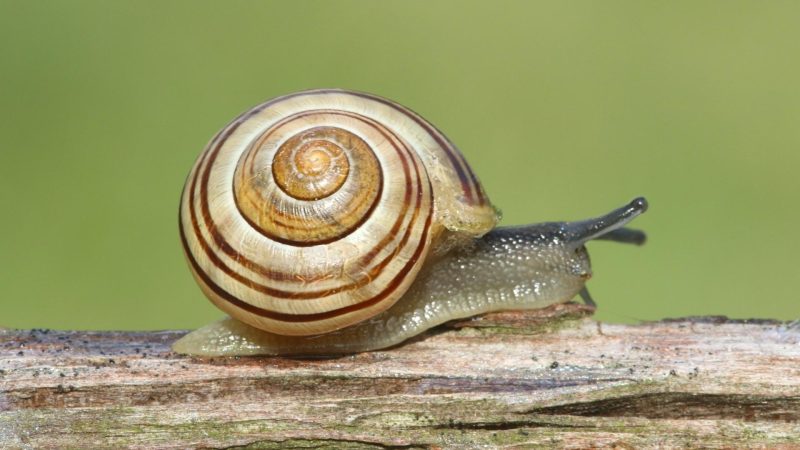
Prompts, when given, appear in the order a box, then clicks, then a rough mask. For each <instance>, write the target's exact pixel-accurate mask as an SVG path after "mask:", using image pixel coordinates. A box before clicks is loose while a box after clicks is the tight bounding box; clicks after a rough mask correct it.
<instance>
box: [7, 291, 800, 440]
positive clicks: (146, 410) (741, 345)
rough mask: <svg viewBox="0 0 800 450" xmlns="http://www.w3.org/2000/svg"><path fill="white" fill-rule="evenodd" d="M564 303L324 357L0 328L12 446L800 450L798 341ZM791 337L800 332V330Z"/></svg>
mask: <svg viewBox="0 0 800 450" xmlns="http://www.w3.org/2000/svg"><path fill="white" fill-rule="evenodd" d="M590 313H591V309H589V308H588V307H584V306H580V305H576V304H567V305H559V306H554V307H551V308H548V309H546V310H541V311H531V312H524V313H523V312H515V313H502V314H493V315H489V316H484V317H482V318H479V319H474V320H466V321H461V322H458V323H451V324H448V326H446V327H441V328H439V329H437V330H434V331H432V332H430V333H428V334H427V335H425V336H423V337H421V338H418V339H416V340H414V341H413V342H410V343H407V344H406V345H402V346H398V347H396V348H393V349H389V350H385V351H377V352H371V353H363V354H357V355H351V356H344V357H337V358H327V359H324V358H323V359H300V358H279V357H270V358H267V357H248V358H194V357H186V356H181V355H177V354H174V353H172V352H171V351H170V347H169V346H170V344H171V343H172V342H173V341H174V340H175V339H177V338H179V337H180V336H182V335H183V334H184V333H185V332H184V331H163V332H94V331H52V330H2V331H0V443H2V446H3V447H4V448H96V447H102V448H187V447H202V448H230V447H237V448H239V447H242V448H357V449H361V448H465V447H472V448H474V447H482V446H483V447H506V448H509V447H510V448H527V447H537V448H538V447H559V448H563V447H566V448H585V447H617V448H641V447H654V448H655V447H658V448H669V447H676V448H684V447H704V448H723V447H724V448H742V447H758V446H762V447H771V448H781V447H782V448H800V327H797V326H793V325H792V324H785V323H779V322H776V321H770V320H754V321H749V320H748V321H732V320H727V319H725V318H722V317H703V318H693V319H679V320H665V321H661V322H655V323H644V324H639V325H612V324H606V323H600V322H596V321H593V320H592V319H591V318H589V317H588V315H589V314H590ZM794 325H796V324H794Z"/></svg>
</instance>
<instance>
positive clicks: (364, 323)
mask: <svg viewBox="0 0 800 450" xmlns="http://www.w3.org/2000/svg"><path fill="white" fill-rule="evenodd" d="M646 209H647V203H646V201H645V200H644V199H643V198H637V199H635V200H633V201H632V202H631V203H629V204H627V205H626V206H623V207H622V208H619V209H616V210H614V211H612V212H610V213H608V214H606V215H604V216H601V217H598V218H595V219H590V220H585V221H578V222H548V223H541V224H533V225H527V226H518V227H496V225H497V223H498V213H497V210H496V209H495V208H494V206H493V205H492V203H491V202H490V201H489V198H488V197H487V196H486V193H485V192H484V189H483V187H482V186H481V184H480V182H479V181H478V178H477V177H476V176H475V174H474V172H473V171H472V169H471V168H470V166H469V165H468V164H467V162H466V161H465V160H464V157H463V156H462V155H461V153H460V152H459V150H458V149H457V148H456V147H455V146H454V145H453V144H452V143H451V142H450V141H449V140H448V139H447V138H446V137H445V136H444V134H442V133H441V132H440V131H439V130H438V129H436V128H435V127H434V126H433V125H431V124H430V123H429V122H427V121H426V120H425V119H423V118H422V117H421V116H419V115H418V114H416V113H414V112H413V111H411V110H410V109H408V108H406V107H403V106H401V105H399V104H397V103H395V102H392V101H390V100H387V99H384V98H381V97H378V96H374V95H370V94H366V93H361V92H352V91H345V90H334V89H325V90H311V91H304V92H297V93H293V94H290V95H286V96H283V97H279V98H276V99H273V100H270V101H267V102H265V103H263V104H261V105H259V106H256V107H255V108H253V109H251V110H249V111H247V112H245V113H244V114H242V115H241V116H239V117H238V118H236V119H235V120H233V121H232V122H231V123H230V124H228V125H227V126H226V127H225V128H223V129H222V130H221V131H220V132H219V133H217V135H216V136H215V137H214V138H213V139H212V140H211V142H210V143H209V144H208V146H207V147H206V149H205V150H204V152H203V153H202V154H201V155H200V157H199V158H198V159H197V162H196V163H195V165H194V167H193V168H192V170H191V172H190V174H189V176H188V178H187V181H186V184H185V187H184V190H183V193H182V197H181V204H180V214H179V215H180V218H179V222H180V236H181V241H182V244H183V249H184V253H185V256H186V259H187V260H188V264H189V267H190V269H191V272H192V274H193V275H194V278H195V280H196V281H197V282H198V284H199V285H200V287H201V289H202V291H203V293H204V294H205V295H206V296H207V297H208V298H209V299H210V300H211V302H213V303H214V304H215V305H216V306H217V307H219V308H220V309H221V310H223V311H224V312H225V313H227V314H228V315H229V316H230V317H228V318H225V319H223V320H221V321H219V322H216V323H212V324H210V325H208V326H206V327H203V328H200V329H198V330H196V331H193V332H191V333H189V334H187V335H186V336H184V337H182V338H181V339H179V340H178V341H177V342H175V343H174V345H173V349H174V350H175V351H176V352H178V353H185V354H193V355H206V356H214V355H256V354H262V355H315V354H317V355H335V354H347V353H355V352H362V351H369V350H375V349H381V348H386V347H390V346H394V345H396V344H399V343H401V342H403V341H405V340H407V339H408V338H410V337H413V336H415V335H418V334H419V333H421V332H423V331H425V330H427V329H429V328H431V327H433V326H435V325H438V324H441V323H444V322H447V321H450V320H453V319H458V318H466V317H470V316H475V315H479V314H483V313H486V312H490V311H496V310H512V309H534V308H543V307H546V306H549V305H551V304H554V303H560V302H567V301H569V300H571V299H573V298H574V297H576V296H578V295H580V296H581V297H582V298H583V299H584V300H585V301H586V302H587V303H590V304H593V302H592V300H591V297H590V296H589V293H588V290H586V288H585V283H586V281H587V280H588V279H589V278H590V276H591V268H590V263H589V256H588V253H587V251H586V248H585V246H584V244H585V243H586V242H587V241H589V240H592V239H607V240H614V241H618V242H627V243H635V244H641V243H643V242H644V239H645V235H644V233H642V232H640V231H638V230H632V229H628V228H623V226H624V225H626V224H627V223H628V222H630V221H631V220H632V219H634V218H635V217H636V216H638V215H639V214H641V213H643V212H644V211H645V210H646Z"/></svg>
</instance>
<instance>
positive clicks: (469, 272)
mask: <svg viewBox="0 0 800 450" xmlns="http://www.w3.org/2000/svg"><path fill="white" fill-rule="evenodd" d="M646 208H647V203H646V202H645V201H644V199H636V200H634V201H633V202H631V203H630V204H629V205H627V206H625V207H623V208H620V209H618V210H615V211H612V212H611V213H610V214H608V215H606V216H603V217H600V218H597V219H592V220H587V221H582V222H573V223H563V222H559V223H544V224H537V225H530V226H524V227H513V228H497V229H495V230H493V231H491V232H489V233H488V234H486V235H485V236H484V237H482V238H480V239H476V240H474V241H472V242H471V243H469V244H467V245H463V246H461V247H458V248H456V249H454V250H452V251H451V252H450V253H448V254H446V255H444V256H442V257H440V258H438V259H436V260H435V261H431V262H427V263H426V265H425V266H424V268H423V269H422V271H421V273H420V274H419V275H418V277H417V279H416V280H415V281H414V283H413V284H412V285H411V287H410V288H409V290H408V291H407V292H406V294H405V295H404V296H403V297H402V298H401V299H400V300H399V301H398V302H397V303H396V304H394V305H393V306H392V307H391V308H389V309H388V310H386V311H384V312H382V313H380V314H378V315H376V316H374V317H372V318H371V319H368V320H366V321H364V322H360V323H358V324H355V325H352V326H349V327H346V328H343V329H340V330H337V331H334V332H330V333H326V334H320V335H315V336H281V335H277V334H273V333H268V332H265V331H261V330H259V329H256V328H254V327H251V326H249V325H246V324H244V323H242V322H240V321H237V320H235V319H232V318H226V319H223V320H221V321H219V322H215V323H213V324H210V325H208V326H206V327H203V328H200V329H198V330H196V331H193V332H191V333H189V334H188V335H186V336H184V337H183V338H181V339H180V340H179V341H177V342H176V343H175V344H174V345H173V350H174V351H176V352H178V353H186V354H193V355H199V356H231V355H338V354H347V353H356V352H363V351H369V350H375V349H380V348H386V347H391V346H393V345H397V344H399V343H401V342H403V341H405V340H407V339H409V338H411V337H413V336H416V335H418V334H420V333H422V332H423V331H425V330H428V329H430V328H431V327H434V326H436V325H439V324H442V323H444V322H447V321H450V320H454V319H461V318H466V317H470V316H474V315H478V314H484V313H487V312H491V311H500V310H512V309H536V308H544V307H546V306H549V305H552V304H555V303H562V302H567V301H569V300H571V299H572V298H574V297H575V296H576V295H578V294H579V293H580V292H581V290H582V289H584V286H585V283H586V281H587V280H588V279H589V278H590V277H591V267H590V262H589V255H588V253H587V251H586V247H585V246H584V243H585V242H586V241H587V240H589V239H598V238H600V239H607V240H615V241H620V242H629V243H636V244H641V243H642V242H643V241H644V235H643V234H642V233H641V232H638V231H635V230H630V229H624V228H621V227H622V226H623V225H624V224H626V223H627V222H629V221H630V220H632V219H633V218H634V217H636V216H638V215H639V214H641V213H642V212H644V210H645V209H646Z"/></svg>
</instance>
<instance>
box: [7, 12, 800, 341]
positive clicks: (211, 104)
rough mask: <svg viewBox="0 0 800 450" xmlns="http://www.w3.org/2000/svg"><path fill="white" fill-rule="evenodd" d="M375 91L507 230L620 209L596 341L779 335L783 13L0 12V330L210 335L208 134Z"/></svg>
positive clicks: (783, 265) (790, 292) (792, 188)
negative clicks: (192, 241)
mask: <svg viewBox="0 0 800 450" xmlns="http://www.w3.org/2000/svg"><path fill="white" fill-rule="evenodd" d="M312 87H343V88H350V89H357V90H362V91H368V92H373V93H377V94H380V95H382V96H385V97H388V98H391V99H394V100H396V101H399V102H400V103H403V104H405V105H407V106H409V107H411V108H413V109H415V110H416V111H418V112H419V113H421V114H422V115H423V116H424V117H426V118H428V119H429V120H430V121H431V122H433V123H434V124H436V125H437V126H438V127H439V128H441V129H442V130H443V131H444V132H445V133H446V134H447V135H448V136H449V137H450V138H451V139H452V140H453V141H454V142H456V143H457V144H458V145H459V146H460V147H461V149H462V151H463V152H464V154H465V155H466V157H467V159H468V160H469V161H470V162H471V163H472V166H473V167H474V169H475V171H476V172H477V173H478V175H479V176H480V177H481V179H482V180H483V182H484V185H485V188H486V190H487V192H488V193H489V195H490V196H491V198H492V200H493V202H494V203H495V204H496V205H497V206H499V207H500V208H501V209H502V211H503V217H504V218H503V222H504V223H505V224H520V223H524V222H532V221H543V220H556V219H579V218H585V217H589V216H593V215H597V214H600V213H604V212H606V211H608V210H610V209H611V208H613V207H616V206H619V205H622V204H623V203H625V202H627V201H629V200H630V199H631V198H633V197H634V196H637V195H645V196H646V197H647V198H648V200H649V201H650V204H651V209H650V211H649V212H648V213H647V214H646V215H645V216H643V217H641V218H640V219H637V221H636V222H635V225H636V226H637V227H640V228H643V229H646V230H647V232H648V233H649V236H650V240H649V242H648V243H647V245H646V246H644V247H641V248H636V247H631V246H623V245H615V244H612V243H606V242H598V243H593V244H591V246H590V251H591V253H592V257H593V261H594V266H595V278H594V279H593V280H592V281H591V282H590V284H589V287H590V288H591V290H592V292H593V295H594V296H595V298H596V300H598V303H599V304H600V309H599V312H598V314H597V316H598V317H599V318H601V319H603V320H607V321H624V322H630V321H636V320H641V319H657V318H662V317H669V316H684V315H696V314H726V315H729V316H733V317H773V318H780V319H794V318H798V317H799V316H800V302H798V297H797V294H796V287H795V284H794V283H795V281H796V279H797V278H796V277H797V276H798V275H799V274H798V268H799V267H800V266H799V265H798V262H797V259H796V258H797V254H798V252H799V251H800V238H798V236H797V230H798V224H800V209H798V194H800V181H799V180H798V175H797V174H796V172H797V169H798V167H799V166H800V3H798V2H789V1H787V2H778V1H773V2H755V1H754V2H733V1H719V2H705V1H686V2H645V1H638V0H637V1H627V2H562V1H552V2H527V1H519V2H500V1H491V2H489V1H484V2H466V1H460V0H459V1H450V2H434V1H414V2H394V3H389V2H355V1H313V2H312V1H291V2H290V1H287V2H280V3H278V2H253V1H233V2H231V1H225V2H206V1H182V2H176V1H151V2H108V1H95V2H87V1H71V2H55V1H51V2H29V1H14V2H9V1H2V2H0V138H2V143H0V211H2V213H1V214H2V219H3V220H2V221H0V236H2V237H1V238H0V289H1V290H0V325H2V326H10V327H52V328H87V329H160V328H189V327H196V326H199V325H201V324H202V323H204V322H207V321H210V320H212V319H214V318H217V317H219V316H221V313H220V312H218V311H217V310H216V309H214V308H213V307H212V306H211V304H210V303H209V302H207V301H206V300H205V299H204V298H203V296H202V294H201V293H200V290H199V289H198V288H197V287H196V286H195V284H194V281H193V280H192V278H191V276H190V275H189V271H188V269H187V268H186V265H185V263H184V260H183V256H182V254H181V247H180V244H179V241H178V231H177V208H178V197H179V193H180V190H181V187H182V185H183V181H184V178H185V176H186V174H187V173H188V171H189V168H190V167H191V165H192V163H193V161H194V159H195V157H196V156H197V155H198V153H199V152H200V150H201V149H202V148H203V146H204V145H205V143H206V142H207V140H208V139H209V138H210V137H211V136H212V135H213V134H214V133H215V132H216V131H217V130H218V129H219V128H221V127H222V126H223V125H225V124H226V123H227V122H228V121H229V120H230V119H232V118H233V117H234V116H236V115H237V114H239V113H240V112H242V111H243V110H245V109H247V108H249V107H251V106H253V105H254V104H256V103H260V102H261V101H263V100H265V99H268V98H270V97H273V96H277V95H281V94H285V93H289V92H292V91H296V90H300V89H306V88H312Z"/></svg>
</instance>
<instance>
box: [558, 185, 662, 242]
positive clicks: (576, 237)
mask: <svg viewBox="0 0 800 450" xmlns="http://www.w3.org/2000/svg"><path fill="white" fill-rule="evenodd" d="M647 207H648V205H647V200H645V199H644V197H638V198H635V199H633V201H631V202H630V203H628V204H627V205H625V206H623V207H621V208H617V209H615V210H613V211H611V212H610V213H608V214H606V215H603V216H600V217H596V218H594V219H587V220H581V221H578V222H567V223H565V224H564V225H563V227H564V234H565V235H566V239H567V241H568V242H570V243H571V245H573V246H574V247H580V246H582V245H583V244H585V243H586V242H588V241H591V240H593V239H599V240H607V241H615V242H621V243H625V244H635V245H642V244H644V243H645V241H646V240H647V236H646V235H645V234H644V232H643V231H639V230H633V229H630V228H623V227H624V226H625V225H627V224H628V223H629V222H630V221H632V220H633V219H635V218H636V217H638V216H639V215H641V214H642V213H644V212H645V211H647Z"/></svg>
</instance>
